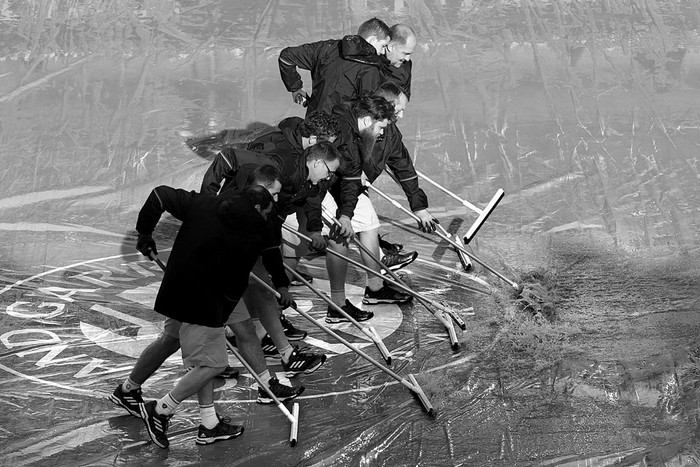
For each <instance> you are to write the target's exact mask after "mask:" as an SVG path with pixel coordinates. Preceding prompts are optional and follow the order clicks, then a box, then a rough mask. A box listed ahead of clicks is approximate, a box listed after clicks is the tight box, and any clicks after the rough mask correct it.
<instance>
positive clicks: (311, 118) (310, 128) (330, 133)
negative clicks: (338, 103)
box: [299, 110, 340, 141]
mask: <svg viewBox="0 0 700 467" xmlns="http://www.w3.org/2000/svg"><path fill="white" fill-rule="evenodd" d="M299 133H300V134H301V136H303V137H304V138H308V137H309V136H316V138H318V140H319V141H328V140H329V139H331V138H337V137H338V135H340V125H339V124H338V117H336V116H335V115H331V114H329V113H328V112H326V111H324V110H314V111H313V112H309V114H308V115H307V116H306V118H305V119H304V120H303V121H302V122H301V123H300V124H299Z"/></svg>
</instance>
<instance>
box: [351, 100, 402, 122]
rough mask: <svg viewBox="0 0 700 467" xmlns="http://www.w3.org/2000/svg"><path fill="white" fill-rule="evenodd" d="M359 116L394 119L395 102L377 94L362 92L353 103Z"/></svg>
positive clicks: (374, 118) (377, 119) (378, 119)
mask: <svg viewBox="0 0 700 467" xmlns="http://www.w3.org/2000/svg"><path fill="white" fill-rule="evenodd" d="M352 106H353V109H354V110H355V115H356V116H357V118H364V117H367V116H369V117H372V120H376V121H381V120H389V121H392V122H393V121H394V118H395V116H394V113H395V109H394V104H393V103H391V102H389V101H388V100H386V99H385V98H383V97H382V96H379V95H377V94H374V93H372V94H362V95H361V96H360V97H359V98H358V99H357V100H356V101H355V102H353V104H352Z"/></svg>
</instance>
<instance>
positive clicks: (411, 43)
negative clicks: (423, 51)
mask: <svg viewBox="0 0 700 467" xmlns="http://www.w3.org/2000/svg"><path fill="white" fill-rule="evenodd" d="M389 30H390V31H391V41H389V44H388V45H387V47H386V58H387V59H388V60H389V62H390V63H391V66H393V67H396V68H401V65H403V64H404V62H407V61H409V60H411V54H413V51H414V50H415V48H416V44H417V43H418V40H417V39H416V33H415V31H413V29H412V28H411V27H410V26H407V25H405V24H395V25H393V26H392V27H391V28H389Z"/></svg>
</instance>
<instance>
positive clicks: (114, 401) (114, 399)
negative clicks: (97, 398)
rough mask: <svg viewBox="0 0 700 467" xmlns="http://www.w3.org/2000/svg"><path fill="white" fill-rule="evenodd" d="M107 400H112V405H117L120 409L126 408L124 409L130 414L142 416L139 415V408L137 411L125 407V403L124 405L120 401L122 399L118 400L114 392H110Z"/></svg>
mask: <svg viewBox="0 0 700 467" xmlns="http://www.w3.org/2000/svg"><path fill="white" fill-rule="evenodd" d="M109 400H110V402H112V403H113V404H114V405H118V406H119V407H121V408H122V409H124V410H126V411H127V412H129V413H130V414H131V415H133V416H134V417H138V418H142V417H141V411H140V410H139V411H138V412H135V411H133V410H131V409H130V408H129V407H127V406H126V405H124V404H123V403H122V401H121V400H119V398H118V397H117V396H115V395H114V394H111V395H110V396H109Z"/></svg>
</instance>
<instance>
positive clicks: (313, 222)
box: [303, 190, 326, 233]
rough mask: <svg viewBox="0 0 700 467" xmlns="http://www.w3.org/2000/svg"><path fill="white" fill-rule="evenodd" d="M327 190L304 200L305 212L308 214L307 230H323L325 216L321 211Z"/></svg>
mask: <svg viewBox="0 0 700 467" xmlns="http://www.w3.org/2000/svg"><path fill="white" fill-rule="evenodd" d="M325 194H326V191H325V190H324V191H323V192H322V193H319V194H318V195H317V196H312V197H309V198H306V201H305V202H304V208H303V209H304V214H305V215H306V231H307V232H309V233H311V232H321V231H322V230H323V217H322V211H321V203H322V202H323V197H324V196H325Z"/></svg>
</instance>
